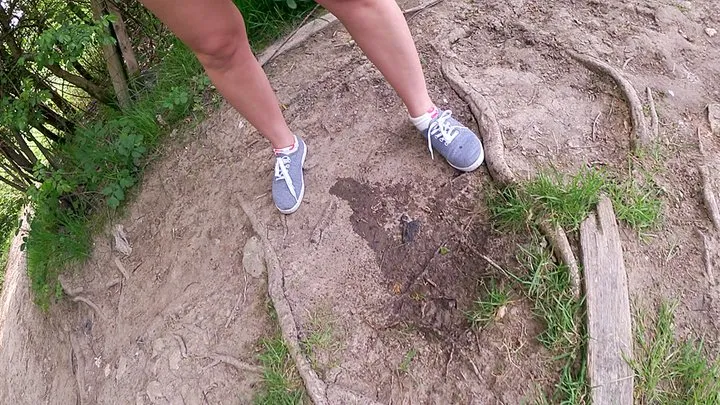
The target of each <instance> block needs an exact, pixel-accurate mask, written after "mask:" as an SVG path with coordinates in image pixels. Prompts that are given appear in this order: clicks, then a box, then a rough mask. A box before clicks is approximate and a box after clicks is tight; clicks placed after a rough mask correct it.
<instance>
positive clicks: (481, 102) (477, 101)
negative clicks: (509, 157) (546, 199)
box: [442, 62, 580, 299]
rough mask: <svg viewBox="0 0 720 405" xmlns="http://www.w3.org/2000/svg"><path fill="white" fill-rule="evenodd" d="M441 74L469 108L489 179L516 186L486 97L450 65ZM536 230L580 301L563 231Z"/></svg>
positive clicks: (542, 225)
mask: <svg viewBox="0 0 720 405" xmlns="http://www.w3.org/2000/svg"><path fill="white" fill-rule="evenodd" d="M442 73H443V76H444V77H445V80H447V82H448V83H450V86H451V87H452V88H453V90H454V91H455V92H456V93H457V94H458V96H460V98H462V99H463V100H465V102H466V103H468V104H469V105H470V109H471V110H472V113H473V115H474V116H475V120H476V121H477V122H478V126H479V127H480V135H481V136H482V139H483V145H484V147H485V163H486V164H487V167H488V171H490V176H491V177H492V178H493V180H495V181H496V182H498V183H500V184H501V185H503V186H508V185H513V184H517V183H518V180H517V178H516V177H515V174H514V173H513V172H512V170H511V169H510V166H508V164H507V163H506V161H505V145H504V143H503V139H502V133H501V131H500V125H498V123H497V120H496V119H495V114H494V113H493V112H492V110H491V109H490V104H489V103H488V102H487V100H486V99H485V97H483V96H482V95H480V94H478V93H477V92H476V91H474V90H473V89H472V88H471V86H470V85H469V84H468V83H467V82H466V81H465V79H463V78H462V77H461V76H460V73H459V72H458V70H457V68H456V67H455V65H454V64H453V63H450V62H444V63H443V64H442ZM539 227H540V231H541V232H542V233H543V235H545V238H546V239H547V240H548V242H549V243H550V245H551V246H552V248H553V251H554V252H555V257H556V258H557V259H558V261H560V262H562V263H565V265H566V266H567V267H568V271H569V272H570V285H571V291H572V294H573V297H574V298H575V299H580V269H579V267H578V264H577V260H576V259H575V255H574V254H573V252H572V249H571V248H570V242H569V241H568V238H567V235H565V231H564V230H563V229H562V227H560V226H555V225H553V224H552V223H550V221H548V220H544V221H543V222H541V223H540V225H539Z"/></svg>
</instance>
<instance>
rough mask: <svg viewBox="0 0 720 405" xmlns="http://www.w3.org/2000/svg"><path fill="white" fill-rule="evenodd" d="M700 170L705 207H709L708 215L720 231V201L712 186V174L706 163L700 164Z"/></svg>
mask: <svg viewBox="0 0 720 405" xmlns="http://www.w3.org/2000/svg"><path fill="white" fill-rule="evenodd" d="M698 172H700V179H701V181H702V187H703V199H704V200H705V208H707V211H708V216H709V217H710V220H711V221H712V223H713V226H715V230H716V231H720V208H718V202H717V199H716V198H715V192H714V191H713V188H712V182H711V180H710V174H709V173H708V169H707V167H706V166H705V165H699V166H698Z"/></svg>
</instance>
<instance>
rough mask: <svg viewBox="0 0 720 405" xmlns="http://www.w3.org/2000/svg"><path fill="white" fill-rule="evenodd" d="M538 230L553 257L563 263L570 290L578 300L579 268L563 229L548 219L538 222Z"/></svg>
mask: <svg viewBox="0 0 720 405" xmlns="http://www.w3.org/2000/svg"><path fill="white" fill-rule="evenodd" d="M540 230H541V231H542V233H543V235H545V238H547V240H548V242H550V246H552V248H553V252H554V253H555V257H556V258H557V260H558V261H560V262H562V263H565V265H566V266H567V268H568V273H569V274H570V291H571V292H572V295H573V298H574V299H575V300H576V301H579V300H580V268H579V267H578V264H577V260H575V255H574V254H573V251H572V248H571V247H570V242H569V241H568V238H567V235H566V234H565V231H564V230H563V228H562V227H561V226H560V225H553V224H551V223H550V221H547V220H546V221H543V222H541V223H540Z"/></svg>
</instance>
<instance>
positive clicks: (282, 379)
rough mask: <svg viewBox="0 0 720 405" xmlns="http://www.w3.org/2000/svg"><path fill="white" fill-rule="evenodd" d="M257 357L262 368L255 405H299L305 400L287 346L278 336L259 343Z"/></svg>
mask: <svg viewBox="0 0 720 405" xmlns="http://www.w3.org/2000/svg"><path fill="white" fill-rule="evenodd" d="M260 345H261V346H262V352H261V353H260V355H259V356H258V358H259V359H260V363H261V364H262V367H263V384H262V389H261V391H260V392H258V393H257V394H256V395H255V398H254V399H253V403H254V404H255V405H299V404H302V403H303V401H304V398H305V391H304V390H303V385H302V380H300V376H299V375H298V373H297V370H296V369H295V363H294V362H293V360H292V358H291V357H290V353H289V352H288V348H287V345H286V344H285V341H284V340H283V339H282V336H280V335H279V334H278V335H277V336H275V337H273V338H270V339H262V340H261V341H260Z"/></svg>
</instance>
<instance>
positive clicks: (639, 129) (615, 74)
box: [569, 51, 652, 150]
mask: <svg viewBox="0 0 720 405" xmlns="http://www.w3.org/2000/svg"><path fill="white" fill-rule="evenodd" d="M569 54H570V56H571V57H572V58H573V59H575V60H576V61H578V62H580V63H581V64H582V65H583V66H585V67H586V68H588V69H590V70H592V71H593V72H595V73H598V74H605V75H608V76H610V77H611V78H612V79H613V80H614V81H615V83H617V85H618V86H619V87H620V89H621V90H622V92H623V95H624V96H625V99H626V100H627V102H628V105H629V108H630V118H631V119H632V125H633V136H632V138H631V139H630V144H631V145H632V147H633V149H636V150H637V149H638V148H642V147H646V146H648V145H650V142H651V141H652V140H651V139H650V133H649V131H648V127H647V123H646V122H645V115H644V114H643V108H642V107H643V104H642V102H641V101H640V97H638V94H637V92H636V91H635V88H634V87H633V85H632V83H630V81H629V80H628V79H627V78H626V77H625V76H624V75H623V74H622V73H621V72H620V71H619V70H618V69H616V68H614V67H612V66H610V65H608V64H607V63H605V62H603V61H601V60H599V59H596V58H593V57H592V56H588V55H584V54H580V53H576V52H573V51H569Z"/></svg>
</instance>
